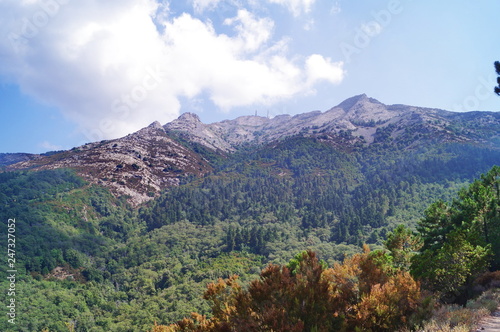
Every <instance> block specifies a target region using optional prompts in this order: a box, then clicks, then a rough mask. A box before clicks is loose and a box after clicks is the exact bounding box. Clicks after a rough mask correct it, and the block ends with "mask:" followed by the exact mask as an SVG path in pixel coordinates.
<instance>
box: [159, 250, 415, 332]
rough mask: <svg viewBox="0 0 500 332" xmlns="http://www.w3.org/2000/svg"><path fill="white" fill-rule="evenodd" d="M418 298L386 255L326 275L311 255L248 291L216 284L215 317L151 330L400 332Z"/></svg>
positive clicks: (267, 274) (353, 260)
mask: <svg viewBox="0 0 500 332" xmlns="http://www.w3.org/2000/svg"><path fill="white" fill-rule="evenodd" d="M420 298H421V296H420V287H419V285H418V283H417V282H415V280H414V279H413V278H412V277H411V276H410V274H409V273H407V272H405V271H402V270H400V269H396V268H394V267H393V266H392V265H391V264H390V259H389V258H388V256H387V255H386V254H385V253H384V252H380V251H377V252H369V250H368V249H367V248H365V252H364V253H362V254H357V255H354V256H352V257H350V258H346V259H345V261H344V262H343V263H342V264H336V265H335V266H334V267H333V268H329V269H328V268H325V266H324V264H322V263H321V262H320V261H319V260H318V258H317V257H316V254H315V253H314V252H311V251H308V252H304V253H303V254H301V255H300V256H299V259H298V263H296V264H294V266H290V264H289V266H279V265H269V266H268V267H267V268H266V269H264V270H263V271H262V273H261V275H260V278H259V279H258V280H254V281H253V282H251V284H250V285H249V287H248V288H247V289H243V288H242V287H241V286H240V285H239V284H238V282H237V278H236V277H232V278H229V279H226V280H222V279H220V280H219V281H218V282H217V283H212V284H210V285H209V286H208V288H207V291H206V293H205V299H206V300H208V301H210V302H211V303H212V315H213V316H212V317H211V318H209V319H207V318H206V317H204V316H200V315H196V314H193V316H192V317H191V318H186V319H184V320H182V321H180V322H177V323H176V324H173V325H170V326H168V327H167V326H159V325H156V326H155V327H154V329H153V330H152V331H153V332H174V331H249V332H250V331H276V332H279V331H282V332H285V331H287V332H289V331H291V332H299V331H356V330H360V331H395V330H397V328H399V327H401V326H404V325H405V324H406V323H407V322H408V320H409V317H410V316H411V315H412V313H414V312H415V311H416V310H417V308H418V305H419V301H420Z"/></svg>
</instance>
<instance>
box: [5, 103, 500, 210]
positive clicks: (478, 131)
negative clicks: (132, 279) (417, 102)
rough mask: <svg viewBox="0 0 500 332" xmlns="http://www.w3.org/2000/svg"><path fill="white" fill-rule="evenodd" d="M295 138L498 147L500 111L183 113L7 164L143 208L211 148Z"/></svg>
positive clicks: (201, 167)
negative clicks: (85, 184)
mask: <svg viewBox="0 0 500 332" xmlns="http://www.w3.org/2000/svg"><path fill="white" fill-rule="evenodd" d="M293 137H309V138H315V139H317V140H319V141H321V142H325V143H328V144H330V145H332V146H335V147H337V148H340V149H344V150H352V149H359V148H362V147H365V148H366V147H369V146H372V145H377V144H378V145H384V144H385V145H388V146H392V147H395V148H397V149H400V150H402V149H412V148H417V147H419V146H425V145H426V144H431V143H432V144H437V143H440V144H442V143H453V142H455V143H467V144H474V145H479V146H483V147H488V148H494V149H498V148H500V113H498V112H468V113H454V112H449V111H444V110H439V109H430V108H421V107H414V106H406V105H389V106H388V105H384V104H383V103H381V102H379V101H377V100H376V99H373V98H369V97H367V96H366V95H364V94H363V95H359V96H355V97H352V98H349V99H347V100H345V101H344V102H342V103H341V104H339V105H338V106H335V107H333V108H331V109H330V110H328V111H326V112H321V111H313V112H309V113H303V114H298V115H295V116H290V115H279V116H276V117H273V118H266V117H260V116H242V117H239V118H236V119H234V120H225V121H221V122H216V123H211V124H204V123H202V122H201V120H200V118H199V117H198V116H197V115H196V114H192V113H184V114H182V115H181V116H180V117H179V118H178V119H176V120H174V121H172V122H170V123H167V124H166V125H164V126H162V125H161V124H160V123H158V122H155V123H153V124H151V125H150V126H149V127H147V128H144V129H142V130H140V131H138V132H136V133H133V134H130V135H128V136H126V137H124V138H120V139H115V140H110V141H102V142H96V143H90V144H86V145H84V146H81V147H77V148H74V149H72V150H70V151H64V152H60V153H55V154H50V155H45V156H43V155H42V156H38V155H37V156H22V155H18V156H16V157H11V158H10V159H9V160H8V161H5V163H7V164H12V163H13V162H14V161H17V160H18V159H16V158H20V159H21V160H23V161H21V162H18V163H16V164H14V165H11V166H9V168H8V169H36V170H39V169H55V168H72V169H75V170H77V172H78V173H79V174H80V175H82V176H83V177H84V178H85V179H87V180H88V181H90V182H91V183H96V184H100V185H103V186H105V187H108V188H110V189H111V191H112V192H113V193H114V194H115V195H117V196H121V195H125V196H127V197H129V201H130V202H131V203H132V204H133V205H136V206H137V205H139V204H141V203H144V202H146V201H148V200H151V199H152V198H153V197H155V196H157V195H158V193H159V192H160V191H161V190H163V189H166V188H170V187H172V186H177V185H178V184H179V183H180V180H181V179H182V178H184V177H186V176H190V175H194V176H200V175H203V174H207V173H208V172H210V171H211V170H212V166H213V165H211V164H210V161H209V159H210V158H209V157H208V155H207V151H212V152H211V153H212V154H213V153H215V154H218V155H219V156H227V155H228V154H231V153H235V152H237V151H239V150H242V149H250V150H251V149H255V148H260V147H264V146H265V145H269V144H275V143H276V142H279V141H283V140H285V139H290V138H293ZM201 147H205V150H204V152H205V153H203V152H202V151H201V149H200V148H201ZM207 149H208V150H207ZM5 158H6V157H4V159H5Z"/></svg>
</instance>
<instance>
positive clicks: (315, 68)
mask: <svg viewBox="0 0 500 332" xmlns="http://www.w3.org/2000/svg"><path fill="white" fill-rule="evenodd" d="M343 66H344V63H343V62H332V61H331V59H330V58H324V57H323V56H322V55H319V54H313V55H311V56H310V57H309V58H307V61H306V69H307V74H308V82H309V83H310V84H314V83H315V82H316V81H319V80H325V81H328V82H330V83H334V84H338V83H340V82H341V81H342V80H343V79H344V70H343Z"/></svg>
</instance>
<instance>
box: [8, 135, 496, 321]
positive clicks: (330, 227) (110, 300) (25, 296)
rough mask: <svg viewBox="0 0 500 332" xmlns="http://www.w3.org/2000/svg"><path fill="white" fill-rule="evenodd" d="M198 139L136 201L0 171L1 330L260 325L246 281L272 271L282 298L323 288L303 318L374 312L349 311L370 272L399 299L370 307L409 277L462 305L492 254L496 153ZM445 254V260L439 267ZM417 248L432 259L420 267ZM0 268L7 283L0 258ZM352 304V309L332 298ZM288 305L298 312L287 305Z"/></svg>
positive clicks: (78, 184) (409, 304) (62, 175)
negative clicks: (212, 146) (11, 275)
mask: <svg viewBox="0 0 500 332" xmlns="http://www.w3.org/2000/svg"><path fill="white" fill-rule="evenodd" d="M199 152H200V153H205V154H206V155H205V157H206V158H207V159H208V160H210V161H211V163H212V164H213V165H214V169H215V170H214V171H213V172H212V173H210V174H207V175H205V176H203V177H200V178H198V177H186V178H185V179H184V180H183V183H182V184H181V185H180V186H179V187H176V188H172V189H169V190H167V191H165V192H164V193H163V194H162V195H161V197H159V198H157V199H155V200H153V201H151V202H150V203H148V204H146V205H143V206H141V207H140V208H139V209H134V208H132V207H130V206H129V205H128V203H127V200H126V197H121V198H116V197H114V196H113V195H111V194H110V193H109V192H108V191H107V190H106V189H104V188H101V187H99V186H96V185H91V184H89V183H86V182H85V181H83V180H82V179H81V178H80V177H78V176H77V175H76V174H75V173H74V172H73V171H71V170H65V169H58V170H50V171H39V172H30V171H19V172H4V173H0V204H2V209H0V216H1V218H2V220H4V223H3V225H4V226H3V227H4V231H5V230H6V229H7V221H8V220H9V219H15V221H16V227H15V228H16V231H15V236H16V241H17V242H16V248H17V250H16V257H15V258H16V262H15V267H16V269H17V271H18V275H17V280H16V289H17V290H18V291H17V292H16V303H17V311H16V314H17V317H18V320H17V321H16V326H15V328H14V329H13V326H12V325H11V324H10V323H9V322H8V321H7V319H8V316H6V315H2V317H1V318H0V330H2V331H42V330H43V329H46V330H47V331H68V329H69V330H70V331H71V330H73V331H150V330H151V329H153V326H154V325H155V323H156V324H158V325H157V326H156V329H157V330H158V331H161V329H162V328H163V329H165V330H167V328H168V329H171V328H175V327H167V326H168V325H169V324H174V323H176V322H178V321H181V320H182V319H184V318H185V317H190V315H191V313H192V312H197V313H199V314H200V315H207V317H208V318H200V317H202V316H199V317H198V318H199V319H198V320H193V321H191V322H190V323H192V324H194V325H193V326H198V327H199V326H201V325H203V324H204V325H206V326H211V325H210V324H212V327H213V326H219V327H218V328H220V329H219V330H223V329H222V327H221V326H222V325H216V324H229V325H227V326H229V327H233V328H235V326H236V327H238V326H246V325H237V324H254V325H248V326H257V325H259V324H261V326H267V325H262V324H268V323H269V324H271V323H270V322H271V321H272V319H275V318H276V317H274V316H273V317H274V318H273V317H271V316H272V315H270V316H269V317H268V318H269V319H270V321H266V322H267V323H265V322H264V321H252V322H250V321H248V320H245V319H244V317H250V316H252V315H254V314H252V313H255V312H260V311H259V310H261V311H262V309H263V308H262V307H260V308H259V303H258V301H257V299H258V297H256V295H255V294H257V293H259V294H263V293H266V292H267V291H266V290H265V287H272V285H270V284H268V283H266V282H265V281H266V280H273V282H278V281H277V280H279V279H280V278H285V279H286V280H287V282H288V283H289V285H290V287H289V288H287V291H286V292H288V293H286V292H285V293H283V294H282V296H283V298H286V296H288V298H293V296H295V292H301V291H302V290H304V289H315V288H314V287H319V289H329V291H327V292H325V294H330V296H329V297H326V298H321V299H318V301H326V302H325V303H324V306H325V307H322V308H321V310H319V309H318V310H317V308H309V309H308V310H309V311H305V312H307V313H311V315H312V314H313V313H314V315H316V316H314V315H313V316H310V317H315V318H314V319H318V320H321V321H324V324H327V325H325V327H321V326H317V327H316V330H318V331H319V330H325V329H326V330H328V329H331V328H333V327H334V326H337V327H339V328H345V329H347V330H350V329H351V328H353V326H355V325H356V324H357V322H358V323H359V324H361V323H360V322H362V321H363V322H365V323H363V324H375V323H373V320H372V317H368V316H367V317H365V318H363V319H365V320H362V319H360V318H359V317H358V316H359V313H360V312H361V311H362V310H368V309H369V308H371V307H370V306H374V305H377V303H378V302H377V301H378V300H377V299H378V298H377V297H372V298H371V299H372V302H369V301H368V300H366V301H365V302H363V301H362V300H361V298H363V299H369V298H370V297H369V296H375V293H373V291H374V288H373V287H374V285H375V284H380V285H386V286H384V287H385V288H383V289H378V291H379V292H381V293H383V294H386V295H387V294H389V293H390V292H389V290H392V292H393V293H394V294H400V293H399V291H397V290H401V291H402V290H403V289H405V290H406V291H408V292H410V293H411V294H410V293H409V294H406V293H405V294H404V296H403V295H401V298H400V299H399V300H397V301H396V300H395V301H396V302H397V303H401V302H398V301H403V298H404V299H406V300H404V301H406V302H405V303H406V304H405V305H399V304H398V306H399V308H400V310H401V312H399V311H398V312H397V313H392V314H391V315H388V316H383V315H381V317H379V319H378V320H376V321H377V322H381V323H380V324H386V323H387V322H389V323H390V324H396V323H395V322H396V321H397V324H399V323H401V322H405V321H406V322H410V321H412V319H416V318H415V315H414V314H415V313H416V312H417V311H418V310H417V307H419V306H420V304H421V302H419V301H423V300H422V297H421V296H420V289H417V288H418V287H417V286H416V285H417V284H418V283H421V284H422V286H423V287H425V289H427V290H429V291H434V292H436V291H437V290H440V291H441V293H440V294H438V295H437V296H438V297H439V298H440V299H441V300H442V301H445V302H463V301H466V299H467V298H469V297H470V296H472V294H469V293H468V289H469V287H468V286H469V285H470V284H471V283H472V282H473V280H474V279H475V278H476V277H477V276H478V275H477V273H478V272H484V271H485V270H486V269H487V268H491V269H496V268H497V267H498V265H499V264H500V261H499V257H500V244H499V240H498V239H499V237H498V234H497V233H496V232H497V231H498V227H497V225H496V223H498V222H499V212H498V211H499V196H500V195H499V192H500V190H499V176H500V172H499V169H498V168H493V169H492V166H493V165H495V164H500V152H499V151H497V150H494V149H488V148H481V147H478V146H472V145H466V144H457V143H454V144H441V145H428V146H421V147H415V148H413V149H405V150H402V149H398V148H397V147H391V146H387V145H383V144H379V145H377V144H375V145H372V146H368V147H362V146H358V147H353V148H350V149H339V148H337V147H334V146H332V145H330V144H328V143H325V142H322V141H321V139H319V138H292V139H286V140H283V141H281V142H278V143H273V144H272V145H269V146H263V147H261V148H259V149H253V150H252V149H248V150H246V151H242V152H239V153H235V154H233V155H229V156H225V157H221V156H215V155H213V154H211V153H210V152H209V151H206V150H203V149H201V148H200V150H199ZM490 170H491V171H490ZM481 174H484V175H483V176H481ZM474 179H478V180H476V181H475V182H474ZM400 224H404V225H406V227H404V228H402V227H398V225H400ZM415 231H418V233H419V234H420V235H419V236H420V237H421V239H422V241H421V246H420V247H419V246H417V244H418V243H420V241H417V240H415V238H414V236H416V235H415V234H414V232H415ZM405 234H406V235H405ZM405 236H406V237H405ZM403 238H404V239H406V240H404V241H403V240H402V239H403ZM391 240H392V242H391ZM401 241H403V242H404V243H406V244H408V243H414V244H415V246H401V245H400V243H401ZM405 241H406V242H405ZM363 244H366V246H365V249H364V250H363V249H362V248H363ZM369 248H370V249H369ZM306 250H309V251H306ZM370 250H371V251H370ZM415 252H420V253H419V254H418V255H417V256H415V257H416V258H411V257H410V256H413V255H414V254H415ZM454 255H459V257H458V258H459V260H458V261H459V263H457V264H455V265H453V266H452V268H450V269H448V268H445V266H442V265H439V264H440V263H439V262H443V263H442V264H447V263H446V262H450V261H453V262H455V261H457V259H456V258H457V257H456V256H454ZM346 257H348V258H346ZM428 259H430V260H431V261H432V262H436V263H435V264H434V265H432V266H428V267H426V268H423V264H424V262H425V261H426V260H428ZM269 264H272V265H269ZM349 271H350V272H349ZM356 271H357V272H356ZM356 273H359V275H357V274H356ZM410 273H411V274H410ZM234 275H238V281H236V280H235V277H233V276H234ZM301 276H306V277H304V278H305V279H303V278H302V277H301ZM0 277H1V280H2V282H1V283H0V285H1V287H2V288H3V289H8V280H7V279H6V277H7V276H6V270H5V269H3V270H2V271H1V272H0ZM354 277H356V278H357V279H358V280H359V284H357V285H352V287H354V288H356V287H357V288H356V289H358V290H355V289H354V288H351V289H350V290H349V292H352V294H354V293H356V294H357V295H356V296H355V297H350V295H349V296H348V295H345V297H342V296H339V295H338V294H339V292H340V291H339V290H338V289H337V288H338V287H344V285H343V282H342V281H341V280H344V279H345V280H347V279H349V278H354ZM219 278H222V279H221V281H219V284H217V280H218V279H219ZM259 278H260V279H259ZM266 278H267V279H266ZM308 278H312V279H308ZM314 278H316V279H314ZM318 278H319V279H318ZM342 278H344V279H342ZM363 278H365V279H363ZM377 278H379V279H377ZM414 278H415V279H414ZM252 280H253V281H252ZM256 280H261V282H260V283H259V282H257V281H256ZM304 280H305V281H304ZM377 280H378V281H377ZM320 281H321V282H320ZM382 281H383V282H382ZM213 282H216V283H214V284H211V283H213ZM318 282H319V283H318ZM210 284H211V285H212V286H210V287H212V288H210V287H209V289H208V290H207V285H210ZM217 285H218V286H217ZM336 287H337V288H336ZM346 287H347V286H346ZM277 292H278V293H279V292H280V291H279V290H277ZM343 292H344V291H343ZM384 292H385V293H384ZM271 293H272V292H271ZM204 294H205V298H206V299H208V301H207V300H205V299H204ZM280 294H281V293H280ZM345 294H348V290H347V289H346V290H345ZM362 294H365V295H366V296H364V295H363V296H361V295H362ZM370 294H371V295H370ZM302 295H303V296H304V299H308V298H309V296H313V295H311V294H309V293H307V292H306V293H303V294H302ZM280 296H281V295H280ZM352 296H354V295H352ZM0 297H1V299H2V303H5V301H6V300H7V299H8V298H7V294H6V293H5V292H2V293H1V295H0ZM264 300H265V301H271V302H272V301H276V299H274V300H272V299H264ZM255 301H256V302H255ZM304 301H306V300H304ZM292 302H293V301H292ZM306 302H307V301H306ZM396 302H395V303H396ZM224 303H226V304H227V303H231V306H229V307H231V308H232V307H234V308H240V305H241V310H240V311H238V315H242V316H238V315H233V314H232V313H231V312H229V313H228V312H227V311H224V310H222V309H221V308H222V307H223V306H224ZM272 303H274V302H272ZM284 303H285V302H284ZM348 303H350V304H349V305H348ZM391 303H392V302H391ZM351 306H356V308H359V309H357V310H358V311H357V312H348V311H346V310H347V308H350V307H351ZM390 306H394V304H391V305H390ZM226 307H227V306H226ZM276 310H277V309H276ZM276 310H275V311H276ZM289 310H290V313H294V312H300V310H299V309H297V308H296V307H294V304H293V303H290V307H289ZM307 315H309V314H307ZM382 316H383V317H382ZM228 317H229V318H228ZM259 317H260V316H259ZM308 317H309V316H307V317H305V316H304V317H303V316H301V314H297V315H294V316H293V317H288V318H287V319H286V320H287V321H288V322H289V323H290V324H292V325H289V326H287V327H284V329H282V330H283V331H293V330H294V329H295V330H297V331H299V330H300V331H302V329H301V328H304V326H309V328H310V330H314V329H312V328H313V326H314V325H311V324H309V323H308V321H307V319H310V318H308ZM324 317H327V318H325V319H323V318H324ZM333 317H336V318H333ZM398 317H399V318H398ZM401 317H405V319H403V320H401ZM410 318H411V319H410ZM280 319H284V318H283V317H282V318H280ZM188 321H189V319H187V320H185V322H188ZM369 322H372V323H369ZM275 323H276V322H275ZM275 323H273V324H275ZM389 323H387V324H389ZM197 324H198V325H197ZM200 324H201V325H200ZM214 324H215V325H214ZM231 324H233V325H231ZM234 324H236V325H234ZM255 324H257V325H255ZM276 324H277V323H276ZM353 324H354V325H353ZM377 324H378V323H377ZM397 324H396V325H397ZM224 326H225V325H224ZM273 326H274V325H273ZM360 326H361V325H360ZM363 326H364V325H363ZM367 326H368V325H367ZM377 326H378V325H377ZM390 326H391V328H392V327H393V326H394V325H390ZM367 329H373V330H377V327H376V326H375V325H373V326H370V327H366V329H365V330H367ZM216 330H217V329H216ZM249 330H252V329H249ZM276 330H279V329H276ZM379 330H383V329H379ZM386 330H387V331H390V329H386Z"/></svg>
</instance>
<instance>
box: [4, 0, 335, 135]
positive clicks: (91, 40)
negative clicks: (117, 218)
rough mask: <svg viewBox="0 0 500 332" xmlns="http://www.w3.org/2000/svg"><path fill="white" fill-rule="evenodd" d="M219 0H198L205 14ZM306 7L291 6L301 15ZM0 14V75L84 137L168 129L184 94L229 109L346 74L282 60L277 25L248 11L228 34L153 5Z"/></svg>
mask: <svg viewBox="0 0 500 332" xmlns="http://www.w3.org/2000/svg"><path fill="white" fill-rule="evenodd" d="M216 2H217V1H214V0H212V1H208V0H206V1H201V0H195V3H198V4H199V6H205V7H204V8H207V6H211V5H214V4H216ZM292 2H294V1H292ZM312 2H313V1H300V2H297V3H296V5H295V6H297V7H296V8H299V9H300V10H301V11H307V9H308V8H310V4H312ZM299 4H300V5H299ZM200 8H201V7H200ZM291 8H292V7H291ZM293 8H295V7H293ZM0 13H9V15H5V14H4V15H3V17H2V19H4V18H5V21H4V22H3V24H2V25H1V27H0V33H1V34H2V35H3V36H7V38H3V39H1V40H0V74H1V75H2V76H3V77H4V79H5V78H6V77H7V78H8V79H9V80H10V81H11V82H14V83H16V84H18V85H19V86H20V87H21V88H22V90H23V91H24V92H25V93H28V94H30V95H32V96H34V97H36V98H38V99H39V100H41V101H43V102H46V103H48V104H50V105H53V106H57V107H58V108H59V109H61V111H62V112H63V114H64V115H65V116H66V117H67V118H69V119H71V120H73V121H75V122H76V123H78V124H79V125H80V127H81V129H82V131H83V132H84V133H85V134H86V136H87V138H88V139H89V140H100V139H109V138H115V137H119V136H122V135H125V134H128V133H130V132H132V131H135V130H137V129H140V128H141V127H144V126H146V125H148V124H149V123H151V122H153V121H156V120H158V121H160V122H162V123H166V122H168V121H170V120H172V119H173V118H175V117H176V116H178V114H179V111H180V108H181V102H180V100H181V98H182V97H186V98H198V97H199V96H200V95H201V94H204V95H207V96H209V98H210V99H211V100H212V102H213V103H214V104H215V105H216V106H217V107H219V108H220V109H222V110H225V111H229V110H230V109H231V108H234V107H237V106H248V105H252V104H256V103H261V104H270V103H273V102H275V101H280V100H283V99H286V98H291V97H293V96H296V95H297V94H301V93H307V92H309V91H311V90H312V86H313V85H314V84H315V83H316V82H318V81H321V80H326V81H328V82H331V83H339V82H340V81H341V80H342V77H343V69H342V63H334V62H332V61H331V60H330V59H327V58H324V57H323V56H321V55H312V56H309V57H303V56H300V55H293V56H289V55H287V44H288V42H289V41H288V40H287V39H286V38H283V39H279V40H273V28H274V25H275V22H274V21H273V20H272V19H270V18H261V17H256V16H255V15H254V14H252V13H250V12H249V11H247V10H245V9H240V10H239V11H238V12H237V14H236V15H235V16H234V17H229V18H227V19H226V20H225V21H224V24H225V25H226V27H228V28H230V29H232V30H233V31H234V34H232V35H228V34H223V33H218V32H217V31H216V29H215V28H214V26H213V25H212V23H211V22H210V21H201V20H200V19H197V18H195V17H193V16H192V15H190V14H188V13H182V14H179V15H177V16H172V14H171V13H170V12H169V10H168V5H160V4H158V3H157V2H156V1H154V0H119V1H118V0H108V1H106V2H102V1H98V0H88V1H85V2H83V1H82V2H76V1H71V2H70V1H68V0H29V1H28V0H25V1H15V0H4V1H0Z"/></svg>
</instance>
